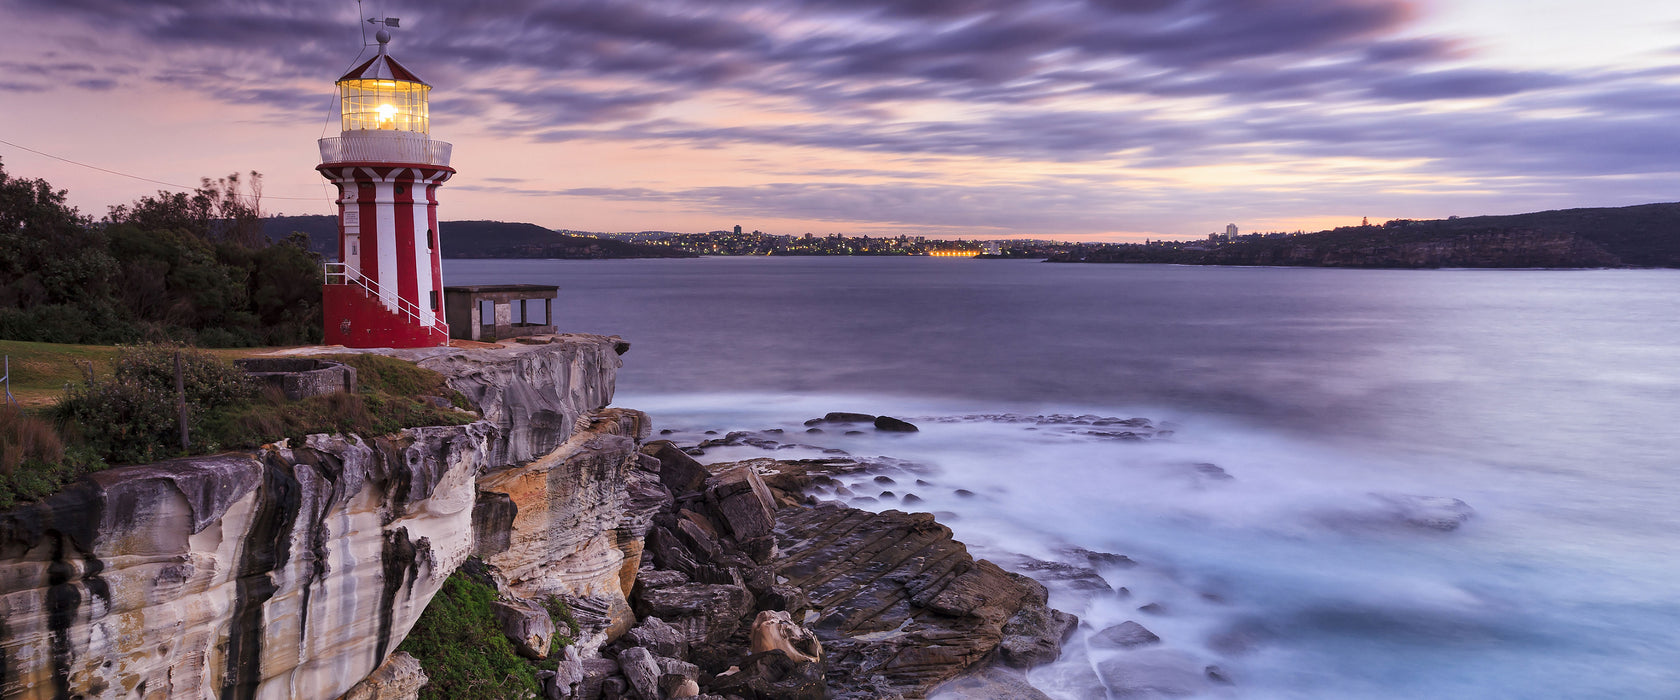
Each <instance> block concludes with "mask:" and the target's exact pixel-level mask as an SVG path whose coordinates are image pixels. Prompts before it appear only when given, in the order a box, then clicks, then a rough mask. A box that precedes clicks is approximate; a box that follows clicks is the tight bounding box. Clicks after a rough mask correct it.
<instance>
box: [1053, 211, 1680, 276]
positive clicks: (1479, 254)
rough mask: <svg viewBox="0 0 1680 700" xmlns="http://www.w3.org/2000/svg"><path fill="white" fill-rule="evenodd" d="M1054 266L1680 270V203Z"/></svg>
mask: <svg viewBox="0 0 1680 700" xmlns="http://www.w3.org/2000/svg"><path fill="white" fill-rule="evenodd" d="M1048 259H1049V261H1050V262H1089V263H1168V264H1178V265H1276V266H1297V267H1356V268H1437V267H1484V268H1583V267H1680V203H1668V204H1643V205H1639V206H1631V207H1618V208H1602V209H1560V210H1556V211H1543V212H1534V213H1529V214H1512V215H1507V216H1475V217H1464V218H1456V217H1455V218H1449V219H1435V220H1427V221H1413V220H1408V219H1394V220H1391V221H1388V222H1386V223H1383V224H1381V225H1364V226H1346V227H1342V228H1336V229H1331V230H1329V231H1319V232H1316V233H1296V234H1282V233H1269V234H1249V235H1242V236H1232V237H1229V238H1226V237H1222V236H1218V235H1214V236H1209V238H1208V239H1207V240H1203V241H1190V242H1175V241H1155V242H1151V243H1147V244H1088V245H1079V246H1075V247H1073V248H1071V249H1069V250H1066V251H1062V252H1059V253H1057V254H1054V255H1051V256H1050V257H1049V258H1048Z"/></svg>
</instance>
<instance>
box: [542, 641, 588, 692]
mask: <svg viewBox="0 0 1680 700" xmlns="http://www.w3.org/2000/svg"><path fill="white" fill-rule="evenodd" d="M559 661H560V662H559V663H558V664H556V665H555V669H554V675H553V676H552V677H551V678H550V679H549V686H548V688H545V690H551V691H552V692H550V694H549V697H551V698H570V697H576V696H577V690H578V687H579V686H581V685H582V684H583V676H584V671H583V659H582V658H580V657H579V655H578V648H577V645H576V644H571V645H568V646H567V647H566V650H565V651H564V652H561V655H560V660H559Z"/></svg>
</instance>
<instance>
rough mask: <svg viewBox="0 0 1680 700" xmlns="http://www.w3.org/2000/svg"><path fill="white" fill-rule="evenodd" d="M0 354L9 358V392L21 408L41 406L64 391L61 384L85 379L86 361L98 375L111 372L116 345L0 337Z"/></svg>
mask: <svg viewBox="0 0 1680 700" xmlns="http://www.w3.org/2000/svg"><path fill="white" fill-rule="evenodd" d="M0 355H5V356H8V357H10V358H11V372H12V375H11V376H12V395H13V396H16V397H17V401H18V404H19V405H21V406H23V407H24V408H44V407H46V406H50V405H52V403H53V402H54V401H57V400H58V398H59V397H60V396H63V395H64V385H65V384H69V383H72V382H75V383H80V382H82V381H85V380H86V370H85V369H84V367H85V365H86V364H87V363H92V364H93V371H94V372H95V373H97V374H100V375H108V374H110V373H111V361H112V360H113V359H114V358H116V356H117V349H116V348H115V347H112V346H109V345H58V344H55V343H24V342H19V341H16V340H0Z"/></svg>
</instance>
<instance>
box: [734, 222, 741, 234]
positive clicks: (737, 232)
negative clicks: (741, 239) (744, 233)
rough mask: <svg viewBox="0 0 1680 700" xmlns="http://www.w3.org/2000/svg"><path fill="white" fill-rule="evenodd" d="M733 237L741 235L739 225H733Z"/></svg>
mask: <svg viewBox="0 0 1680 700" xmlns="http://www.w3.org/2000/svg"><path fill="white" fill-rule="evenodd" d="M735 235H737V236H739V235H741V225H740V224H735Z"/></svg>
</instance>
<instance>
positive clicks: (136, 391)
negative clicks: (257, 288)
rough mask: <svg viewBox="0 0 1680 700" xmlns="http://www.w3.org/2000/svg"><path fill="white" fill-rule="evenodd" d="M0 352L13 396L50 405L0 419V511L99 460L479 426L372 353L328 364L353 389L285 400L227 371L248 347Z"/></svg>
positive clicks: (454, 399)
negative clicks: (337, 367) (178, 383)
mask: <svg viewBox="0 0 1680 700" xmlns="http://www.w3.org/2000/svg"><path fill="white" fill-rule="evenodd" d="M0 352H4V353H5V354H8V355H12V357H13V362H12V369H13V373H14V375H19V376H14V377H13V379H14V380H16V381H15V382H14V387H17V388H14V389H13V391H14V393H18V392H19V391H29V390H35V391H40V392H42V393H45V394H47V395H48V396H49V397H51V398H52V399H54V400H56V403H53V404H52V405H51V406H48V407H42V406H35V407H31V408H26V409H22V410H20V409H16V408H12V407H4V408H3V412H0V509H3V508H10V507H12V506H15V505H17V504H19V503H26V502H29V501H32V500H36V499H39V498H42V497H44V496H47V495H50V494H52V493H53V492H55V491H57V490H58V489H60V488H63V486H64V485H66V484H68V483H70V482H71V481H74V480H76V479H77V478H80V477H81V476H82V475H84V474H86V473H88V472H90V471H97V470H99V469H103V468H105V467H106V466H107V465H119V464H145V463H149V462H155V461H158V460H162V459H168V458H171V457H180V456H189V455H199V454H211V453H216V452H222V451H226V450H230V449H243V448H254V447H259V446H261V445H264V444H267V443H270V442H274V441H277V440H279V439H281V438H291V439H293V441H294V442H301V441H302V439H303V437H304V436H305V435H310V434H315V433H329V434H331V433H338V434H348V433H354V434H357V435H361V436H364V437H370V438H371V437H376V436H380V435H389V434H391V433H395V432H397V431H399V430H402V429H404V428H414V427H422V426H447V425H465V424H467V423H471V422H473V421H475V420H478V416H477V415H476V414H473V413H469V412H465V411H462V410H457V409H458V408H470V407H471V404H470V403H469V402H468V401H467V399H466V398H465V397H463V396H461V395H460V394H459V393H457V392H455V391H454V390H452V389H450V388H449V386H448V384H447V382H445V380H444V378H443V376H442V375H440V374H438V373H437V372H433V371H431V370H427V369H422V368H420V367H417V366H415V365H414V364H412V363H409V362H405V361H402V360H398V359H395V358H390V357H384V356H379V355H362V354H354V355H350V354H347V355H336V356H332V357H330V358H328V359H332V360H336V361H340V362H344V363H346V364H349V365H351V366H353V367H355V368H356V370H357V377H358V384H359V386H358V387H357V391H356V392H355V393H339V394H333V395H328V396H315V397H310V398H307V399H303V400H301V401H288V400H286V398H285V396H284V395H283V394H281V393H280V392H279V391H278V390H266V389H262V388H260V387H259V385H258V384H257V383H256V382H253V381H252V380H251V379H250V378H249V377H247V376H246V375H245V374H244V372H242V371H240V370H239V369H238V368H236V367H234V366H233V364H232V359H234V358H236V357H240V356H245V355H250V354H255V351H250V350H242V351H216V352H212V351H205V350H197V349H193V348H188V347H180V346H173V345H141V346H131V347H101V346H77V345H54V344H48V343H23V342H16V341H0ZM177 352H179V353H180V354H181V356H182V360H183V369H184V377H185V385H186V401H187V425H188V429H189V433H190V435H191V442H192V444H191V446H190V447H189V448H188V449H186V450H182V449H181V444H180V425H179V423H178V420H179V419H178V415H179V411H178V408H177V405H176V391H175V381H174V376H175V375H174V359H175V355H176V353H177ZM14 353H15V354H14ZM25 373H27V374H25ZM66 383H68V384H70V385H71V388H70V389H69V390H68V391H66V390H65V388H64V385H65V384H66ZM25 387H29V388H28V389H25ZM49 387H50V388H49Z"/></svg>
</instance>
